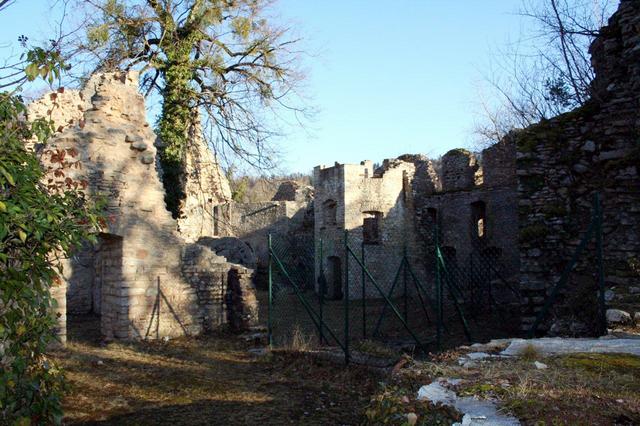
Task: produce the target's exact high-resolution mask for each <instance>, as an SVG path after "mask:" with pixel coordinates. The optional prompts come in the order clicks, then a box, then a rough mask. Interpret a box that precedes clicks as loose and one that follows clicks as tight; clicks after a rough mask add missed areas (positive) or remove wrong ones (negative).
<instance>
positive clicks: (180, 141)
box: [81, 0, 297, 217]
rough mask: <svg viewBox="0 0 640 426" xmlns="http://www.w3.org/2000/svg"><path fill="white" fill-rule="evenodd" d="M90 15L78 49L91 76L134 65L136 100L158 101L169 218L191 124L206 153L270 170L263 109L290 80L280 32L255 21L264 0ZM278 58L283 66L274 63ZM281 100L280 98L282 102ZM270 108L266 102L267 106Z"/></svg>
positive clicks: (121, 3) (124, 7)
mask: <svg viewBox="0 0 640 426" xmlns="http://www.w3.org/2000/svg"><path fill="white" fill-rule="evenodd" d="M86 3H88V4H90V5H91V7H92V8H94V10H95V11H96V12H97V13H96V14H95V15H92V16H91V17H90V19H89V23H88V25H87V33H86V40H85V42H84V45H83V46H81V47H82V48H84V49H85V50H88V51H90V52H91V54H92V55H94V54H95V55H96V56H97V57H99V58H101V59H100V60H101V63H100V68H103V69H104V68H118V67H126V68H129V67H131V66H132V65H134V64H136V65H137V64H144V66H145V70H146V72H145V73H143V77H142V86H143V89H144V90H147V91H153V90H157V91H159V93H160V94H161V96H162V112H161V114H160V117H159V121H158V126H157V129H158V135H159V137H160V140H161V147H160V149H159V159H160V164H161V165H162V169H163V174H162V176H163V184H164V187H165V191H166V204H167V207H168V209H169V210H170V211H171V212H172V213H173V215H174V217H177V216H179V214H180V206H181V201H182V200H183V199H184V196H185V193H184V176H185V170H184V167H185V158H186V148H187V144H188V142H189V141H188V139H189V131H190V128H191V126H194V125H195V124H196V121H197V119H199V117H198V115H199V114H201V113H205V114H206V115H207V117H208V120H202V123H203V126H204V127H206V128H207V130H209V132H207V134H208V135H211V136H210V140H209V141H208V142H210V143H211V144H213V145H215V146H216V147H217V148H219V149H220V150H223V149H225V147H226V149H229V150H230V152H231V156H234V157H236V158H238V157H239V158H242V159H245V160H248V161H249V162H251V163H252V165H258V166H265V165H267V166H271V158H270V154H271V151H270V150H269V148H268V146H267V140H268V139H269V137H271V136H272V135H273V134H275V133H276V132H274V131H270V130H269V126H267V120H266V118H265V107H268V106H272V103H271V101H273V100H277V101H278V102H277V105H275V106H276V107H277V106H278V105H282V104H283V100H284V96H285V95H287V94H289V93H295V91H293V90H291V89H292V87H293V82H295V81H296V77H297V74H296V73H294V72H292V71H293V70H292V69H291V67H292V66H293V64H295V61H294V60H293V59H294V58H292V57H291V55H292V53H291V52H293V50H292V49H290V45H291V44H292V43H293V42H294V41H284V40H282V38H283V36H284V34H286V31H285V30H281V29H277V28H273V27H271V26H269V25H268V24H267V21H266V20H265V19H264V18H262V15H263V11H264V9H265V8H267V7H268V5H269V4H270V2H269V1H268V0H251V1H244V0H243V1H238V2H236V1H219V0H195V1H191V2H157V1H149V2H141V3H142V4H140V3H138V2H134V1H126V0H100V1H95V2H89V1H86ZM282 57H286V60H283V58H282ZM289 96H290V95H289ZM274 104H276V102H274Z"/></svg>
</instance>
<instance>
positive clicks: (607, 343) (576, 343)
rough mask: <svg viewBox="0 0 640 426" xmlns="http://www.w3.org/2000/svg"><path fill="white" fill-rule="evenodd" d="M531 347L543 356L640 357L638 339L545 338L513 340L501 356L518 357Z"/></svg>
mask: <svg viewBox="0 0 640 426" xmlns="http://www.w3.org/2000/svg"><path fill="white" fill-rule="evenodd" d="M527 346H531V347H533V348H534V349H535V351H536V352H537V353H539V354H541V355H543V356H549V355H560V354H572V353H578V352H593V353H616V352H617V353H626V354H631V355H637V356H640V343H639V342H638V339H617V338H613V339H612V338H600V339H583V338H561V337H543V338H540V339H513V340H512V341H511V344H510V345H509V347H508V348H507V349H505V350H504V351H502V352H500V354H501V355H509V356H518V355H520V353H522V351H523V350H524V349H525V348H526V347H527Z"/></svg>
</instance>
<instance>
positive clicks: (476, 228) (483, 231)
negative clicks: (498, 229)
mask: <svg viewBox="0 0 640 426" xmlns="http://www.w3.org/2000/svg"><path fill="white" fill-rule="evenodd" d="M471 235H472V236H473V237H475V238H478V239H483V238H485V237H486V236H487V207H486V205H485V203H484V201H475V202H473V203H471Z"/></svg>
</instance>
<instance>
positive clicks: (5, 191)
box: [0, 67, 102, 425]
mask: <svg viewBox="0 0 640 426" xmlns="http://www.w3.org/2000/svg"><path fill="white" fill-rule="evenodd" d="M32 68H33V67H32ZM45 74H46V75H43V78H46V77H48V73H45ZM25 114H26V108H25V106H24V104H23V102H22V100H21V99H20V97H18V96H15V95H13V94H8V93H0V141H1V143H0V365H1V367H2V371H1V372H0V424H18V425H25V424H26V425H28V424H49V423H56V424H58V423H60V422H61V419H62V409H61V397H62V391H63V388H64V377H63V374H62V372H61V371H60V369H58V368H57V367H56V365H55V364H54V363H53V362H52V361H51V360H50V359H49V358H48V357H47V355H46V350H47V348H48V347H49V345H50V344H51V343H53V342H55V334H54V329H55V323H56V319H55V318H53V315H52V314H51V312H52V308H53V307H54V303H55V302H54V300H52V298H51V296H50V291H49V290H50V287H51V286H54V285H56V284H59V283H60V278H59V274H60V273H61V267H60V262H59V260H60V258H61V257H62V256H66V255H68V254H69V253H70V252H71V251H72V250H73V249H74V247H77V246H79V245H80V244H81V243H82V242H83V241H85V240H87V239H91V238H92V233H94V232H95V231H96V230H97V229H98V227H99V225H100V223H99V222H100V221H101V220H102V219H101V218H100V216H99V215H98V214H97V211H98V210H97V206H95V204H93V203H91V202H89V201H88V200H87V199H86V198H85V196H84V195H83V194H82V192H81V191H78V188H85V187H86V182H83V181H77V180H74V179H72V178H71V177H68V176H67V171H66V168H67V167H68V165H69V161H68V159H69V157H73V156H76V155H77V152H75V151H74V150H71V149H70V150H45V151H44V153H43V155H44V156H47V158H46V159H47V161H48V162H49V163H50V164H52V165H53V167H54V169H55V170H56V171H55V173H56V176H57V179H52V180H51V181H49V180H48V179H46V182H45V172H44V170H43V168H42V166H41V164H40V162H39V160H38V158H37V157H36V155H35V154H34V153H33V152H30V151H28V150H27V149H25V144H24V142H25V140H28V139H31V138H32V137H33V136H34V135H35V136H37V138H38V140H39V141H45V140H46V139H47V138H48V137H49V136H50V135H51V131H52V129H51V123H50V122H47V121H46V120H38V121H36V122H34V123H33V124H31V123H29V122H27V121H26V120H25V119H24V117H25Z"/></svg>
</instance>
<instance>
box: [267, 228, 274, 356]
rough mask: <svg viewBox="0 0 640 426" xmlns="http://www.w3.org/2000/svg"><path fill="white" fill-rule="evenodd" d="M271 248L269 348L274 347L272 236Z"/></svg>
mask: <svg viewBox="0 0 640 426" xmlns="http://www.w3.org/2000/svg"><path fill="white" fill-rule="evenodd" d="M268 246H269V314H268V315H267V335H268V340H269V347H271V346H272V345H273V324H272V320H271V317H272V316H273V259H272V254H271V252H272V248H271V234H269V237H268Z"/></svg>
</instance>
